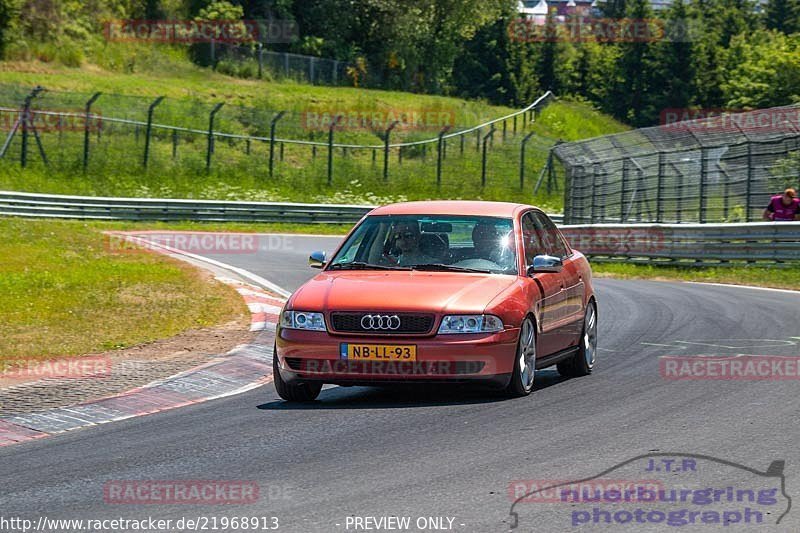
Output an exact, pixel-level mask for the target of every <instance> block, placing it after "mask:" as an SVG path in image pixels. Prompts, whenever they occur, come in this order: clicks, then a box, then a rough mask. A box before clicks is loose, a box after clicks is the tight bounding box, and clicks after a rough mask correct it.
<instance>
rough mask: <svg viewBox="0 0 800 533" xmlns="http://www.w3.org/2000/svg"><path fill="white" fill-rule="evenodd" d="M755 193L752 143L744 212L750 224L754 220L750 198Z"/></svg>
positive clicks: (748, 158) (749, 150) (749, 148)
mask: <svg viewBox="0 0 800 533" xmlns="http://www.w3.org/2000/svg"><path fill="white" fill-rule="evenodd" d="M752 192H753V145H752V143H750V142H748V143H747V186H746V191H745V199H744V212H745V221H747V222H750V221H751V220H752V218H751V216H750V201H751V200H750V196H751V195H752Z"/></svg>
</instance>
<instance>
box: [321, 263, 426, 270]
mask: <svg viewBox="0 0 800 533" xmlns="http://www.w3.org/2000/svg"><path fill="white" fill-rule="evenodd" d="M329 268H330V269H331V270H411V269H410V268H408V267H401V266H392V265H375V264H372V263H365V262H364V261H350V262H349V263H334V264H332V265H331V266H330V267H329Z"/></svg>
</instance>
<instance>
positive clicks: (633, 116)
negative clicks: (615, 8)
mask: <svg viewBox="0 0 800 533" xmlns="http://www.w3.org/2000/svg"><path fill="white" fill-rule="evenodd" d="M626 16H627V18H629V19H632V20H634V21H649V20H650V19H651V18H652V9H651V8H650V3H649V1H648V0H632V1H631V2H630V3H628V11H627V13H626ZM617 46H618V47H619V49H620V55H619V59H618V60H617V62H616V64H615V69H614V71H615V72H614V76H613V78H612V80H611V82H612V83H613V85H612V86H611V87H610V90H609V93H608V98H609V100H608V101H607V102H606V103H605V106H604V107H606V109H608V110H610V111H611V112H612V114H613V115H614V116H616V117H617V118H619V119H621V120H624V121H627V122H628V123H630V124H633V125H634V126H649V125H651V124H653V123H654V122H655V121H656V119H657V117H658V110H657V108H656V103H655V102H656V100H657V97H658V92H660V91H661V89H662V88H661V87H658V86H656V85H655V83H654V80H653V79H652V68H653V64H654V63H655V57H654V56H655V53H654V45H653V43H652V42H650V40H649V39H648V38H644V39H639V40H634V41H632V42H622V43H620V44H618V45H617Z"/></svg>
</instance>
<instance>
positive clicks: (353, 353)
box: [339, 343, 417, 361]
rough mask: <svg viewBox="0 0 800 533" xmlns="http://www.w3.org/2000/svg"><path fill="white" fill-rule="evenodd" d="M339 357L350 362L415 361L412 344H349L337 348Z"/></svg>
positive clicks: (414, 349)
mask: <svg viewBox="0 0 800 533" xmlns="http://www.w3.org/2000/svg"><path fill="white" fill-rule="evenodd" d="M339 357H340V358H341V359H347V360H350V361H416V360H417V347H416V346H415V345H413V344H351V343H342V344H341V345H340V346H339Z"/></svg>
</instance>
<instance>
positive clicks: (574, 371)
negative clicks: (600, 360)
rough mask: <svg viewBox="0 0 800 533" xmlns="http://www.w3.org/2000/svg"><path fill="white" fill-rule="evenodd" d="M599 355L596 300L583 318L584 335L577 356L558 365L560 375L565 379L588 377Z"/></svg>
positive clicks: (587, 307) (590, 303)
mask: <svg viewBox="0 0 800 533" xmlns="http://www.w3.org/2000/svg"><path fill="white" fill-rule="evenodd" d="M596 354H597V305H596V304H595V303H594V300H592V301H590V302H589V305H587V306H586V314H585V315H584V318H583V335H582V336H581V344H580V348H579V349H578V351H577V352H575V355H573V356H572V357H570V358H569V359H567V360H566V361H562V362H560V363H558V373H559V374H561V375H562V376H565V377H579V376H586V375H589V374H591V373H592V369H593V368H594V361H595V357H596Z"/></svg>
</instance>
